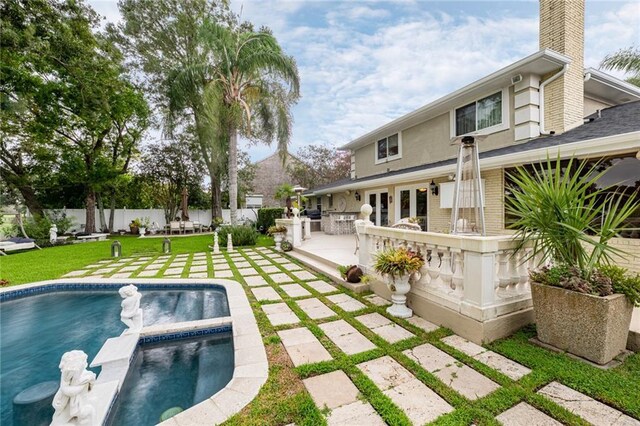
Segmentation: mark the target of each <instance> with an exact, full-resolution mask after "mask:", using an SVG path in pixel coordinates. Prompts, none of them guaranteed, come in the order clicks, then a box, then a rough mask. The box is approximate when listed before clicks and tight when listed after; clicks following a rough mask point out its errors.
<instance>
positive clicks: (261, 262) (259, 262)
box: [255, 257, 272, 266]
mask: <svg viewBox="0 0 640 426" xmlns="http://www.w3.org/2000/svg"><path fill="white" fill-rule="evenodd" d="M255 264H256V265H258V266H267V265H271V264H272V263H271V262H269V261H268V260H267V259H263V258H262V257H260V259H259V260H258V259H256V261H255Z"/></svg>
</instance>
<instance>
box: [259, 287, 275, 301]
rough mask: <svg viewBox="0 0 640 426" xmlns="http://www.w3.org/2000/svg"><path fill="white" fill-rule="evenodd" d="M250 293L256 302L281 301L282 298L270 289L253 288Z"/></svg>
mask: <svg viewBox="0 0 640 426" xmlns="http://www.w3.org/2000/svg"><path fill="white" fill-rule="evenodd" d="M251 292H252V293H253V295H254V296H255V298H256V299H257V300H260V301H263V300H282V297H280V295H279V294H278V293H277V292H276V291H275V290H274V289H273V288H271V287H254V288H252V289H251Z"/></svg>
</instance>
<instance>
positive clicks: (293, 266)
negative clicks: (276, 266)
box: [280, 263, 302, 271]
mask: <svg viewBox="0 0 640 426" xmlns="http://www.w3.org/2000/svg"><path fill="white" fill-rule="evenodd" d="M280 266H282V267H283V268H284V269H286V270H287V271H300V270H301V269H302V266H300V265H296V264H295V263H281V264H280Z"/></svg>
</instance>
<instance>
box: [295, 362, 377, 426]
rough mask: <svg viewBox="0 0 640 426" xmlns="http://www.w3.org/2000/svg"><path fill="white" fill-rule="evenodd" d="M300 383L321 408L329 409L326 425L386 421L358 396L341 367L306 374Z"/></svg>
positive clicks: (374, 423)
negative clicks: (320, 372)
mask: <svg viewBox="0 0 640 426" xmlns="http://www.w3.org/2000/svg"><path fill="white" fill-rule="evenodd" d="M302 383H304V386H305V387H306V388H307V390H308V391H309V394H310V395H311V398H312V399H313V402H315V404H316V405H317V406H318V407H319V408H320V409H321V410H324V409H329V410H331V411H330V412H329V414H328V416H327V424H328V425H368V426H369V425H385V424H386V423H385V422H384V421H383V420H382V419H381V418H380V416H379V415H378V413H376V411H375V410H374V409H373V407H372V406H371V404H369V403H368V402H363V401H360V400H359V399H358V398H359V396H360V392H359V391H358V388H357V387H356V386H355V385H354V384H353V382H352V381H351V379H349V377H348V376H347V375H346V374H345V373H344V372H343V371H342V370H338V371H333V372H331V373H327V374H322V375H319V376H315V377H310V378H308V379H304V380H303V381H302Z"/></svg>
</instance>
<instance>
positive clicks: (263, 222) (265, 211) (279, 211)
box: [256, 207, 284, 233]
mask: <svg viewBox="0 0 640 426" xmlns="http://www.w3.org/2000/svg"><path fill="white" fill-rule="evenodd" d="M283 214H284V209H283V208H282V207H268V208H267V207H265V208H262V209H259V210H258V221H257V223H256V227H257V228H258V229H259V230H260V232H263V233H264V232H266V231H267V229H269V227H271V226H273V225H275V224H276V219H281V218H282V215H283Z"/></svg>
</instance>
